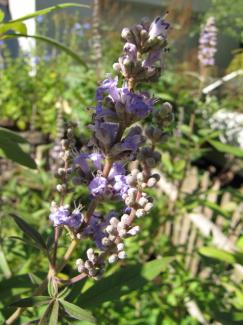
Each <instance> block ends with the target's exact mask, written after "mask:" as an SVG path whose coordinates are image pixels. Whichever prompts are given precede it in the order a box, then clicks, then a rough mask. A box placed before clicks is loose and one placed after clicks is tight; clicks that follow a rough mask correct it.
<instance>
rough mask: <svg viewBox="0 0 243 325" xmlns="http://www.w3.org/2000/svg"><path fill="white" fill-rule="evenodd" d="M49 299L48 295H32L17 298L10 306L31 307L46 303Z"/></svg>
mask: <svg viewBox="0 0 243 325" xmlns="http://www.w3.org/2000/svg"><path fill="white" fill-rule="evenodd" d="M49 301H50V297H49V296H33V297H29V298H24V299H19V300H17V301H15V302H13V303H12V304H11V305H10V306H11V307H32V306H39V305H46V304H48V303H49Z"/></svg>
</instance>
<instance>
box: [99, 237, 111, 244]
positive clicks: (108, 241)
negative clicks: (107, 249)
mask: <svg viewBox="0 0 243 325" xmlns="http://www.w3.org/2000/svg"><path fill="white" fill-rule="evenodd" d="M101 243H102V245H103V246H109V245H110V244H111V241H110V240H109V238H108V237H104V238H102V240H101Z"/></svg>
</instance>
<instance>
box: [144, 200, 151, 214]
mask: <svg viewBox="0 0 243 325" xmlns="http://www.w3.org/2000/svg"><path fill="white" fill-rule="evenodd" d="M152 208H153V203H152V202H148V203H147V204H146V205H145V207H144V210H145V212H149V211H150V210H151V209H152Z"/></svg>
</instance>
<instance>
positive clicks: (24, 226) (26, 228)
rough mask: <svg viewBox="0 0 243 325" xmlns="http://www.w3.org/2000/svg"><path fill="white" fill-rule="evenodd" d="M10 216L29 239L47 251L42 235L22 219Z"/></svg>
mask: <svg viewBox="0 0 243 325" xmlns="http://www.w3.org/2000/svg"><path fill="white" fill-rule="evenodd" d="M10 216H11V217H12V218H13V219H14V221H15V222H16V223H17V225H18V226H19V228H20V229H21V230H22V231H23V232H24V233H25V234H26V235H27V236H28V237H29V238H32V239H33V240H34V241H35V242H36V243H37V244H38V245H39V246H40V247H41V248H42V249H43V250H45V251H46V249H47V248H46V244H45V241H44V239H43V237H42V236H41V234H40V233H39V232H38V231H37V230H35V229H34V228H33V227H32V226H30V225H29V224H28V223H27V222H25V221H24V220H23V219H22V218H20V217H18V216H16V215H15V214H10Z"/></svg>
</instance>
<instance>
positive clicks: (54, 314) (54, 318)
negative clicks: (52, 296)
mask: <svg viewBox="0 0 243 325" xmlns="http://www.w3.org/2000/svg"><path fill="white" fill-rule="evenodd" d="M58 312H59V301H58V300H55V301H54V303H53V306H52V310H51V315H50V320H49V325H57V324H58Z"/></svg>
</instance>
